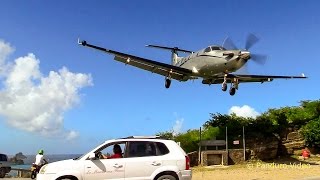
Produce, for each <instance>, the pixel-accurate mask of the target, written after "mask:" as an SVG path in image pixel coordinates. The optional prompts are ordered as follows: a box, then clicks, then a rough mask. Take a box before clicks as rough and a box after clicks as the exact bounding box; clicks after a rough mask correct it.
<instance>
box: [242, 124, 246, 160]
mask: <svg viewBox="0 0 320 180" xmlns="http://www.w3.org/2000/svg"><path fill="white" fill-rule="evenodd" d="M242 138H243V140H242V142H243V160H244V161H246V138H245V135H244V126H242Z"/></svg>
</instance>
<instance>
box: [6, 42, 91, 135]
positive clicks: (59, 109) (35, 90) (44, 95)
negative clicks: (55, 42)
mask: <svg viewBox="0 0 320 180" xmlns="http://www.w3.org/2000/svg"><path fill="white" fill-rule="evenodd" d="M12 51H13V48H12V47H10V45H9V44H7V43H5V42H3V41H1V40H0V62H1V60H3V63H2V64H0V69H1V68H2V69H4V70H5V71H4V72H5V74H3V75H2V76H3V81H2V83H3V86H2V87H1V86H0V87H1V89H0V99H1V101H0V115H1V116H3V117H4V119H5V121H6V122H7V123H8V124H9V125H11V126H12V127H15V128H18V129H21V130H24V131H28V132H33V133H37V134H41V135H44V136H46V137H60V138H65V139H68V140H70V139H74V138H76V137H77V136H78V135H79V133H78V132H76V131H74V130H66V129H65V128H64V119H63V115H64V113H65V112H66V111H67V110H70V109H71V108H73V107H74V106H75V105H77V104H78V103H79V101H80V94H79V90H80V89H82V88H83V87H86V86H90V85H92V78H91V75H90V74H82V73H72V72H70V71H69V70H68V69H67V68H66V67H63V68H61V69H60V70H59V71H58V72H55V71H50V72H49V75H48V76H45V75H43V74H42V73H41V72H40V70H39V64H40V60H39V59H37V58H36V56H35V55H34V54H32V53H30V54H28V55H27V56H24V57H19V58H17V59H16V60H15V61H14V63H12V64H11V65H9V62H6V61H5V60H6V58H7V56H8V54H9V53H10V52H12Z"/></svg>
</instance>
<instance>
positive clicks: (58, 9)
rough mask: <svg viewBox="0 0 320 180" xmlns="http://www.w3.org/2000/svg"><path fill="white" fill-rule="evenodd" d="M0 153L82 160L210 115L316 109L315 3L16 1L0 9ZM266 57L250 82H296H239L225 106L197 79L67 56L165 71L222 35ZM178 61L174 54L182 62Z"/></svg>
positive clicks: (217, 91)
mask: <svg viewBox="0 0 320 180" xmlns="http://www.w3.org/2000/svg"><path fill="white" fill-rule="evenodd" d="M0 4H1V5H0V81H1V82H0V133H1V136H0V142H1V145H0V152H1V153H6V154H15V153H17V152H23V153H24V154H35V153H37V151H38V150H39V149H44V150H45V153H47V154H69V153H79V154H82V153H85V152H87V151H89V150H90V149H92V148H94V147H96V146H97V145H99V144H100V143H102V142H103V141H105V140H107V139H112V138H119V137H126V136H131V135H154V134H156V133H158V132H163V131H174V132H175V133H179V132H185V131H187V130H188V129H196V128H199V127H201V126H202V125H203V124H204V123H205V122H206V121H207V120H209V118H210V113H222V114H229V113H236V114H238V115H239V116H246V117H247V116H250V117H255V116H257V115H259V114H261V113H263V112H265V111H267V110H268V109H270V108H280V107H284V106H298V105H299V102H300V101H301V100H317V99H319V95H318V93H319V90H320V86H319V80H318V78H319V70H318V69H319V67H320V63H319V62H320V59H319V57H318V55H317V53H318V52H319V50H320V49H319V42H320V36H319V32H320V18H319V17H320V12H319V10H318V7H319V6H320V2H318V1H315V0H314V1H295V0H294V1H289V0H285V1H279V2H277V3H275V2H273V1H268V0H261V1H256V0H246V1H236V0H226V1H216V0H208V1H205V0H200V1H171V0H164V1H147V0H140V1H124V0H117V1H115V0H114V1H113V0H111V1H98V0H90V1H89V0H85V1H75V0H70V1H62V0H58V1H39V0H30V1H17V0H4V1H1V3H0ZM248 33H254V34H255V35H256V36H258V37H259V38H260V41H259V43H257V44H256V45H255V46H254V47H253V48H252V49H251V51H252V52H253V53H262V54H266V55H268V60H267V62H266V63H265V64H264V65H257V64H255V63H254V62H249V63H248V67H247V69H248V72H247V73H250V74H262V75H300V74H301V73H304V74H305V75H306V76H308V79H303V80H301V79H298V80H274V81H273V82H270V83H263V84H260V83H251V84H250V83H247V84H240V86H239V90H238V91H237V93H236V95H235V96H230V95H229V93H228V92H222V91H221V86H220V85H211V86H208V85H202V84H201V80H194V81H188V82H178V81H174V80H173V81H172V84H171V87H170V88H169V89H166V88H165V87H164V77H163V76H160V75H157V74H152V73H150V72H148V71H144V70H140V69H137V68H135V67H131V66H125V65H124V64H122V63H119V62H117V61H114V60H113V56H111V55H109V54H104V53H102V52H99V51H95V50H92V49H89V48H85V47H82V46H79V45H78V44H77V39H78V38H80V39H81V40H86V41H87V42H89V43H91V44H95V45H98V46H102V47H105V48H108V49H112V50H116V51H120V52H124V53H128V54H133V55H136V56H140V57H145V58H149V59H153V60H156V61H160V62H163V63H170V62H171V60H170V56H171V54H170V52H168V51H162V50H158V49H152V48H146V47H145V45H146V44H156V45H163V46H172V47H175V46H177V47H180V48H182V49H188V50H192V51H197V50H200V49H203V48H205V47H207V46H208V45H213V44H218V45H221V44H222V43H223V40H224V39H225V38H226V37H230V38H231V39H232V40H233V41H234V43H235V44H236V45H237V46H238V47H239V48H244V44H245V39H246V36H247V35H248ZM182 55H183V54H182Z"/></svg>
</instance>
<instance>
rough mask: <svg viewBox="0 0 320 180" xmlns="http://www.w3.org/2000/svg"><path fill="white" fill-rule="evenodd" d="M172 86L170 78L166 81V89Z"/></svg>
mask: <svg viewBox="0 0 320 180" xmlns="http://www.w3.org/2000/svg"><path fill="white" fill-rule="evenodd" d="M170 85H171V79H169V78H166V81H165V87H166V88H167V89H168V88H169V87H170Z"/></svg>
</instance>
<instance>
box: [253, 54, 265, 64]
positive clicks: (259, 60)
mask: <svg viewBox="0 0 320 180" xmlns="http://www.w3.org/2000/svg"><path fill="white" fill-rule="evenodd" d="M250 57H251V59H252V60H253V61H254V62H256V63H257V64H260V65H264V64H265V63H266V61H267V59H268V56H267V55H263V54H251V55H250Z"/></svg>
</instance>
